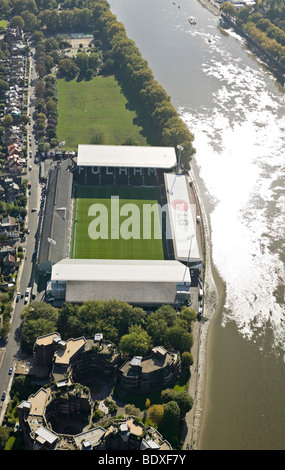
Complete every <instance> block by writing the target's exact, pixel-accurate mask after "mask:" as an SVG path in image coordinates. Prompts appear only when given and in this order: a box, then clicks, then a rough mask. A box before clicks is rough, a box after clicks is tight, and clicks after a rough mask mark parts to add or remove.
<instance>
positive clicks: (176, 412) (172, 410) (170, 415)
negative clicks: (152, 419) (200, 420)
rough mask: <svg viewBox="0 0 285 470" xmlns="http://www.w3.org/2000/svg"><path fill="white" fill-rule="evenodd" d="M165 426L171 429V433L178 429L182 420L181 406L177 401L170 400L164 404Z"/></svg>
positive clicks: (163, 422) (163, 421)
mask: <svg viewBox="0 0 285 470" xmlns="http://www.w3.org/2000/svg"><path fill="white" fill-rule="evenodd" d="M163 411H164V413H163V420H162V424H163V428H164V429H168V434H169V431H170V430H171V433H175V432H176V431H177V429H178V426H179V422H180V408H179V406H178V404H177V403H176V401H169V402H167V403H165V404H164V405H163Z"/></svg>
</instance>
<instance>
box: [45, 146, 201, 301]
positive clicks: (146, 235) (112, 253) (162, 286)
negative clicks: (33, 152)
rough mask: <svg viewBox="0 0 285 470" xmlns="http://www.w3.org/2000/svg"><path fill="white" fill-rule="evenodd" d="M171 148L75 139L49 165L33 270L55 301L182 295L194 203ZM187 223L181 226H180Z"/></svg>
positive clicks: (194, 226)
mask: <svg viewBox="0 0 285 470" xmlns="http://www.w3.org/2000/svg"><path fill="white" fill-rule="evenodd" d="M193 202H194V201H193V200H192V199H191V191H190V186H189V180H188V176H187V172H177V159H176V153H175V149H174V148H171V147H150V146H119V145H79V146H78V152H77V155H76V157H74V158H70V159H66V160H64V161H62V162H58V164H55V165H53V166H52V167H51V168H50V169H49V178H48V183H47V197H46V203H45V215H44V219H43V224H42V229H41V230H42V236H41V244H40V247H39V256H38V269H39V271H40V272H44V273H45V275H46V276H47V277H48V278H50V281H49V282H48V285H47V290H46V295H47V296H48V297H49V298H51V299H53V300H54V301H55V302H62V301H67V302H81V301H83V299H84V300H95V299H98V300H107V299H113V298H117V299H120V300H123V301H127V302H129V303H133V304H136V305H143V306H151V305H157V304H164V303H168V304H172V305H175V304H177V303H178V302H180V303H181V302H182V303H183V302H186V303H187V301H188V300H189V297H190V285H191V277H190V270H189V268H191V267H192V268H194V267H197V268H200V267H201V263H202V256H201V241H200V236H199V230H200V224H199V223H198V222H197V220H198V217H197V206H196V205H195V204H194V203H193ZM185 228H187V231H185Z"/></svg>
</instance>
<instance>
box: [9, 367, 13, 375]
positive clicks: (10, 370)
mask: <svg viewBox="0 0 285 470" xmlns="http://www.w3.org/2000/svg"><path fill="white" fill-rule="evenodd" d="M12 372H13V367H10V369H9V375H11V374H12Z"/></svg>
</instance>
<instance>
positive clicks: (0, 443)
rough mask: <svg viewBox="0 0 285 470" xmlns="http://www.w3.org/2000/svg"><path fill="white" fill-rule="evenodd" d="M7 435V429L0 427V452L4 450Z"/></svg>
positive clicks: (8, 432)
mask: <svg viewBox="0 0 285 470" xmlns="http://www.w3.org/2000/svg"><path fill="white" fill-rule="evenodd" d="M9 434H10V431H9V428H3V427H2V426H0V450H4V447H5V445H6V442H7V441H8V439H9Z"/></svg>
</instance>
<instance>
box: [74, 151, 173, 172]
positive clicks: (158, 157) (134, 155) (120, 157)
mask: <svg viewBox="0 0 285 470" xmlns="http://www.w3.org/2000/svg"><path fill="white" fill-rule="evenodd" d="M176 162H177V160H176V153H175V149H174V148H173V147H148V146H145V147H143V146H142V147H140V146H133V145H130V146H128V145H78V154H77V165H78V166H103V167H133V168H164V169H166V168H168V169H170V168H173V167H174V166H175V165H176Z"/></svg>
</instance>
